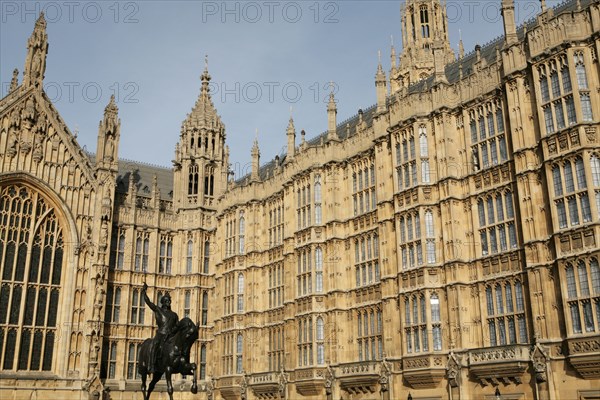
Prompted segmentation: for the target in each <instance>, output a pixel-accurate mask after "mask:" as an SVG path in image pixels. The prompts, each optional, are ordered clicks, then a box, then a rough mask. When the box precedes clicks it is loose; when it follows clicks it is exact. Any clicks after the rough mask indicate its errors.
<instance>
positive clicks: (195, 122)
mask: <svg viewBox="0 0 600 400" xmlns="http://www.w3.org/2000/svg"><path fill="white" fill-rule="evenodd" d="M210 80H211V76H210V74H209V73H208V57H207V58H206V59H205V61H204V71H203V72H202V75H201V76H200V81H201V82H202V86H201V88H200V96H198V99H197V100H196V104H194V107H193V108H192V112H191V113H189V114H188V116H187V118H186V119H185V121H184V122H183V127H184V128H190V129H191V128H206V129H222V128H224V126H223V122H222V121H221V117H219V115H218V114H217V110H216V109H215V106H214V104H213V102H212V98H211V96H210Z"/></svg>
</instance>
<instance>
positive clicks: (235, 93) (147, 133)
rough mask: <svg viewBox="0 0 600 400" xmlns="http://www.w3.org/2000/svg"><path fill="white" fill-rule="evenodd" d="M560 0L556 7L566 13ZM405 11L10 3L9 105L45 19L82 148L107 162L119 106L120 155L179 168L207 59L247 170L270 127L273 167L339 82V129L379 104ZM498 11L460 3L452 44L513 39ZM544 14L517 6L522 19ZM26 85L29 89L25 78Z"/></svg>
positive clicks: (52, 68)
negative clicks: (103, 133) (15, 75)
mask: <svg viewBox="0 0 600 400" xmlns="http://www.w3.org/2000/svg"><path fill="white" fill-rule="evenodd" d="M556 3H557V2H556V1H548V5H549V6H552V5H555V4H556ZM400 4H401V1H391V0H388V1H378V0H370V1H365V0H362V1H347V0H344V1H311V0H309V1H256V2H254V1H242V2H238V1H226V2H224V1H195V0H189V1H169V2H166V1H119V2H117V1H106V2H104V1H102V2H100V1H97V2H94V1H81V2H80V1H52V2H35V1H29V2H23V1H5V0H2V1H0V82H1V84H2V86H1V91H0V95H1V96H4V95H6V93H7V88H8V84H9V82H10V79H11V77H12V70H13V69H14V68H15V67H17V68H19V71H22V69H23V63H24V60H25V53H26V43H27V38H28V37H29V35H30V34H31V31H32V29H33V26H34V23H35V20H36V18H37V13H38V12H39V11H40V10H45V12H46V16H47V21H48V27H47V32H48V37H49V43H50V47H49V54H48V58H47V68H46V78H45V87H46V91H47V93H48V95H49V96H50V97H51V98H52V99H53V100H54V103H55V105H56V107H57V108H58V110H59V112H60V113H61V115H62V117H63V118H64V120H65V121H66V123H67V125H68V126H69V128H70V129H71V131H74V130H77V131H78V141H79V143H80V144H81V145H82V146H85V147H86V149H88V150H90V151H95V147H96V135H97V129H98V122H99V120H100V119H101V118H102V113H103V110H104V107H105V105H106V104H107V102H108V100H109V98H110V95H111V94H116V95H117V96H116V97H117V104H118V106H119V114H120V117H121V123H122V125H121V145H120V149H119V153H120V157H121V158H125V159H131V160H136V161H144V162H147V163H152V164H158V165H163V166H170V165H171V160H172V159H173V154H174V148H175V143H176V142H177V141H178V138H179V132H180V127H181V122H182V121H183V120H184V119H185V116H186V114H187V113H188V112H189V111H190V110H191V108H192V106H193V105H194V102H195V100H196V98H197V97H198V94H199V92H200V80H199V77H200V74H201V73H202V70H203V68H204V57H205V54H208V58H209V71H210V74H211V76H212V78H213V81H212V82H213V88H214V89H215V93H213V102H214V104H215V106H216V108H217V110H218V112H219V114H220V115H221V118H222V120H223V122H224V123H225V126H226V134H227V144H228V145H229V146H230V148H231V162H232V164H233V169H234V171H236V173H239V172H240V171H242V170H244V169H245V165H247V163H248V162H249V160H250V148H251V146H252V142H253V140H254V137H255V132H256V130H257V129H258V140H259V144H260V148H261V163H265V162H267V161H268V160H270V159H272V158H273V157H274V156H275V155H276V154H281V153H283V152H285V145H286V136H285V131H286V127H287V123H288V120H289V116H290V106H291V107H293V110H292V114H293V116H294V121H295V126H296V129H297V143H298V142H299V140H300V130H301V129H304V130H305V131H306V133H307V139H308V138H312V137H314V136H316V135H318V134H320V133H321V132H323V131H324V130H326V127H327V113H326V102H327V95H328V90H329V89H328V87H329V82H330V81H333V82H334V84H335V88H336V93H337V94H336V98H337V101H338V122H341V121H343V120H345V119H347V118H349V117H351V116H353V115H354V114H356V112H357V111H358V109H359V108H366V107H368V106H370V105H372V104H373V103H375V83H374V75H375V72H376V67H377V53H378V50H381V52H382V63H383V66H384V69H385V70H386V73H387V71H388V70H389V67H390V57H389V53H390V36H391V35H393V36H394V38H395V44H396V50H397V52H398V53H399V52H400V51H401V48H402V44H401V39H400V38H401V28H400ZM499 5H500V0H495V1H481V2H477V1H462V0H461V1H448V17H449V29H450V40H451V45H452V47H453V48H454V49H455V51H456V52H457V49H458V40H459V29H460V30H461V32H462V38H463V42H464V46H465V50H466V52H469V51H471V50H472V49H473V48H474V46H475V45H476V44H477V43H479V44H482V45H483V44H485V43H487V42H488V41H490V40H492V39H494V38H495V37H497V36H499V35H501V34H502V32H503V30H502V19H501V17H500V13H499ZM538 11H539V1H538V0H524V1H516V14H517V20H518V21H519V22H522V21H523V20H526V19H529V18H531V17H533V16H535V15H536V13H537V12H538ZM20 79H21V78H20Z"/></svg>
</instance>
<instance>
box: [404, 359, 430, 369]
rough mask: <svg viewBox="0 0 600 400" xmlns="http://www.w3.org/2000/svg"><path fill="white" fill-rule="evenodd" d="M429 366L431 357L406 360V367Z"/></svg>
mask: <svg viewBox="0 0 600 400" xmlns="http://www.w3.org/2000/svg"><path fill="white" fill-rule="evenodd" d="M427 367H429V357H422V358H414V359H412V360H406V361H405V362H404V368H406V369H415V368H427Z"/></svg>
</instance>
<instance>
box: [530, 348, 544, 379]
mask: <svg viewBox="0 0 600 400" xmlns="http://www.w3.org/2000/svg"><path fill="white" fill-rule="evenodd" d="M547 362H548V356H547V354H546V351H545V350H544V348H543V347H542V345H540V344H539V343H536V344H535V346H533V351H532V352H531V363H532V364H533V372H534V373H535V379H536V381H538V382H539V383H541V382H546V380H547V377H546V369H547Z"/></svg>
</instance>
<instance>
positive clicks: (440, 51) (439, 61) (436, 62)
mask: <svg viewBox="0 0 600 400" xmlns="http://www.w3.org/2000/svg"><path fill="white" fill-rule="evenodd" d="M438 32H439V31H438ZM436 36H437V37H436V38H435V39H434V41H433V70H434V82H436V83H441V82H445V83H448V79H447V78H446V69H445V67H446V60H445V57H444V43H443V41H442V40H441V38H440V37H439V36H438V35H437V34H436Z"/></svg>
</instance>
